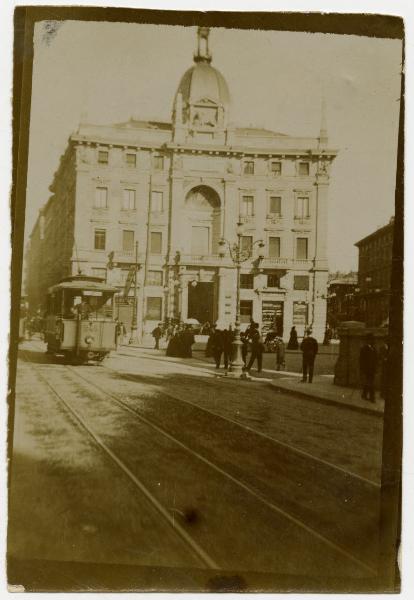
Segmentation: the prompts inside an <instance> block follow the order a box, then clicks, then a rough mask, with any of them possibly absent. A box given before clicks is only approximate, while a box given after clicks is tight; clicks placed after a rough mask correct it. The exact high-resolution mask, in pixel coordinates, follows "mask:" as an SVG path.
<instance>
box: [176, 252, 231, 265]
mask: <svg viewBox="0 0 414 600" xmlns="http://www.w3.org/2000/svg"><path fill="white" fill-rule="evenodd" d="M221 260H222V258H221V257H220V255H219V254H181V257H180V263H181V264H184V263H186V264H192V265H207V264H212V263H214V264H217V263H218V262H220V261H221Z"/></svg>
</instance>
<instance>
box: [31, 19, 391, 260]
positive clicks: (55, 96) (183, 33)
mask: <svg viewBox="0 0 414 600" xmlns="http://www.w3.org/2000/svg"><path fill="white" fill-rule="evenodd" d="M50 29H51V28H50V24H48V23H47V22H43V23H40V24H37V25H36V29H35V39H34V51H35V54H34V65H33V82H32V107H31V125H30V145H29V170H28V183H27V192H28V193H27V208H26V235H27V233H30V231H31V229H32V227H33V224H34V222H35V219H36V217H37V213H38V210H39V208H40V207H41V206H42V205H43V204H44V203H45V202H46V201H47V200H48V198H49V196H50V192H49V191H48V187H49V185H50V183H51V181H52V178H53V173H54V171H55V170H56V168H57V166H58V163H59V157H60V155H61V154H62V153H63V152H64V150H65V147H66V145H67V141H68V137H69V136H70V134H71V133H72V132H74V131H76V129H77V127H78V124H79V121H80V119H81V118H83V119H86V120H87V121H88V122H90V123H102V124H104V123H115V122H121V121H126V120H128V119H129V118H130V117H131V116H132V117H135V118H138V119H159V120H170V118H171V107H172V102H173V97H174V94H175V91H176V88H177V86H178V83H179V80H180V78H181V76H182V74H183V73H184V71H185V70H186V69H187V68H188V67H190V66H191V65H192V56H193V51H194V50H195V47H196V28H195V27H177V26H154V25H138V24H130V23H91V22H88V23H86V22H75V21H66V22H63V24H61V25H60V27H58V28H57V29H56V31H55V32H54V34H53V33H52V34H50V33H49V34H48V32H50ZM210 51H211V53H212V55H213V63H212V64H213V66H215V67H216V68H218V69H219V71H221V73H222V74H223V76H224V77H225V78H226V80H227V83H228V86H229V89H230V94H231V98H232V105H231V115H230V120H231V121H233V122H234V123H236V124H237V125H244V126H252V125H253V126H261V127H266V128H269V129H273V130H275V131H278V132H282V133H286V134H291V135H298V136H315V137H316V136H318V134H319V128H320V112H321V111H320V108H321V97H322V95H324V97H325V100H326V109H327V122H328V136H329V147H330V148H335V149H337V150H338V152H339V153H338V156H337V158H336V159H335V161H334V165H333V168H332V171H331V184H330V193H329V235H328V240H329V242H328V244H329V245H328V253H329V267H330V270H331V271H336V270H341V271H348V270H351V269H357V250H356V248H355V247H354V243H355V242H356V241H358V240H360V239H361V238H362V237H364V236H365V235H368V234H369V233H371V232H372V231H374V230H375V229H377V228H378V227H380V226H382V225H385V224H386V223H387V222H388V221H389V219H390V217H391V216H392V215H393V212H394V188H395V171H396V149H397V135H398V115H399V95H400V71H401V42H400V41H398V40H384V39H374V38H364V37H360V36H345V35H343V36H342V35H334V34H312V33H295V32H275V31H271V32H269V31H258V30H248V31H246V30H237V29H224V28H215V29H212V30H211V32H210Z"/></svg>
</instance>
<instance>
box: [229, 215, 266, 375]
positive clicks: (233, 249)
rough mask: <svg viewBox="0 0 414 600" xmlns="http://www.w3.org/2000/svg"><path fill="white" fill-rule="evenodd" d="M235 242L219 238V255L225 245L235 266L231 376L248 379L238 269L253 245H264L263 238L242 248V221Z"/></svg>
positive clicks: (250, 254)
mask: <svg viewBox="0 0 414 600" xmlns="http://www.w3.org/2000/svg"><path fill="white" fill-rule="evenodd" d="M236 235H237V242H236V243H233V244H231V243H230V242H229V241H227V240H225V239H224V238H223V239H221V240H220V256H221V257H224V256H225V247H226V246H227V247H228V249H229V253H230V258H231V259H232V261H233V264H234V266H235V267H236V277H237V281H236V320H235V323H234V340H233V344H232V346H233V361H232V364H231V377H234V378H239V379H248V375H247V373H245V372H244V371H243V367H244V363H243V358H242V346H243V342H242V341H241V338H240V271H241V266H242V264H243V263H244V262H246V261H247V260H249V258H251V257H252V255H253V246H254V245H255V244H258V245H259V247H260V248H263V247H264V243H263V240H257V241H256V242H254V243H253V244H252V246H251V247H250V248H247V249H245V250H243V249H242V244H241V241H242V235H243V223H241V222H238V223H237V229H236ZM258 258H259V260H261V259H262V258H263V255H262V254H259V256H258Z"/></svg>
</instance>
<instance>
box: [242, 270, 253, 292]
mask: <svg viewBox="0 0 414 600" xmlns="http://www.w3.org/2000/svg"><path fill="white" fill-rule="evenodd" d="M240 287H241V288H243V289H244V290H252V289H253V275H252V273H240Z"/></svg>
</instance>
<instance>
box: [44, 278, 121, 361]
mask: <svg viewBox="0 0 414 600" xmlns="http://www.w3.org/2000/svg"><path fill="white" fill-rule="evenodd" d="M116 292H118V289H117V288H115V287H112V286H110V285H108V284H107V283H105V281H104V280H103V279H100V278H99V277H89V276H86V275H74V276H72V277H66V278H65V279H63V280H62V281H61V282H60V283H58V284H56V285H54V286H52V287H51V288H49V290H48V295H47V308H46V318H45V331H44V335H45V342H46V344H47V352H49V353H51V354H63V355H64V356H66V358H67V359H68V360H70V361H72V362H76V363H86V362H88V361H91V360H95V361H98V362H100V361H102V360H103V359H104V358H105V356H107V355H108V354H109V352H110V351H111V350H115V349H116V332H115V327H116V322H115V320H114V318H113V314H114V295H115V293H116Z"/></svg>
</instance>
